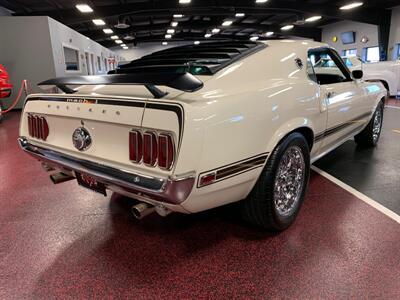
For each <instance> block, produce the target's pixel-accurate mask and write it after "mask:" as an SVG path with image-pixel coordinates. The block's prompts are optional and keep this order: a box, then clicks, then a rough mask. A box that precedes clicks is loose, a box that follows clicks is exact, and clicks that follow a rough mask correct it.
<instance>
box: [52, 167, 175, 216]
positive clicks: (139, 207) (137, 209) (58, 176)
mask: <svg viewBox="0 0 400 300" xmlns="http://www.w3.org/2000/svg"><path fill="white" fill-rule="evenodd" d="M50 179H51V181H52V182H53V183H54V184H59V183H63V182H67V181H70V180H73V179H75V177H73V176H70V175H68V174H65V173H63V172H59V173H55V174H52V175H50ZM155 211H157V213H158V214H159V215H160V216H163V217H165V216H167V215H168V214H169V213H170V212H171V211H169V210H168V209H166V208H165V207H161V206H160V207H155V206H153V205H151V204H148V203H145V202H140V203H138V204H136V205H134V206H132V208H131V212H132V215H133V216H134V217H135V218H136V219H138V220H141V219H143V218H144V217H146V216H148V215H150V214H152V213H153V212H155Z"/></svg>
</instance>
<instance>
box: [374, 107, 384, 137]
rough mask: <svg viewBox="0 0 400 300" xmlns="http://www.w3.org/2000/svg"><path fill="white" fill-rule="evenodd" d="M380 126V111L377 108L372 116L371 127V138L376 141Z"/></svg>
mask: <svg viewBox="0 0 400 300" xmlns="http://www.w3.org/2000/svg"><path fill="white" fill-rule="evenodd" d="M381 128H382V111H381V110H380V109H378V110H377V111H376V113H375V117H374V125H373V127H372V138H373V139H374V142H376V141H377V140H378V138H379V135H380V133H381Z"/></svg>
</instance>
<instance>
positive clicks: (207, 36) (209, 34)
mask: <svg viewBox="0 0 400 300" xmlns="http://www.w3.org/2000/svg"><path fill="white" fill-rule="evenodd" d="M211 36H212V34H211V33H206V34H205V35H204V37H205V38H206V39H208V38H210V37H211Z"/></svg>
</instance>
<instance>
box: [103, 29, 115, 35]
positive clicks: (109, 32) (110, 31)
mask: <svg viewBox="0 0 400 300" xmlns="http://www.w3.org/2000/svg"><path fill="white" fill-rule="evenodd" d="M103 31H104V33H106V34H111V33H114V31H113V30H112V29H110V28H106V29H103Z"/></svg>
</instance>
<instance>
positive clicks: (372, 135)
mask: <svg viewBox="0 0 400 300" xmlns="http://www.w3.org/2000/svg"><path fill="white" fill-rule="evenodd" d="M383 107H384V104H383V102H380V103H379V104H378V106H377V108H376V110H375V112H374V114H373V116H372V118H371V120H370V121H369V123H368V125H367V127H365V128H364V130H363V131H361V132H360V133H359V134H357V135H356V136H355V137H354V141H355V142H356V143H357V144H358V145H360V146H364V147H375V146H376V145H377V144H378V142H379V138H380V136H381V132H382V124H383Z"/></svg>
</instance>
